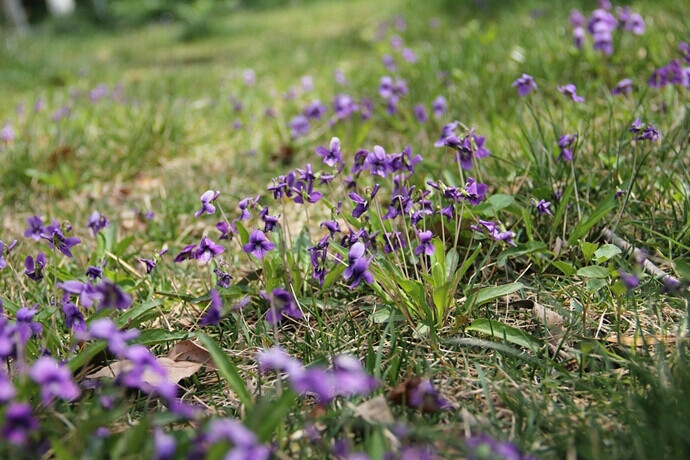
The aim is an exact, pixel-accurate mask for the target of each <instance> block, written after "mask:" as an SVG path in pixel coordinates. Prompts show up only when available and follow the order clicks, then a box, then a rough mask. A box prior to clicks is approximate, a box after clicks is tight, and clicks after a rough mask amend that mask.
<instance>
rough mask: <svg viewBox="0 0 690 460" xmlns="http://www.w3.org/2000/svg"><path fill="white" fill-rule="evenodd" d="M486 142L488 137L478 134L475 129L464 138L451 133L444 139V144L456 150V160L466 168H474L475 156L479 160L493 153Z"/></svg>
mask: <svg viewBox="0 0 690 460" xmlns="http://www.w3.org/2000/svg"><path fill="white" fill-rule="evenodd" d="M485 144H486V137H485V136H480V135H478V134H476V133H475V132H474V129H471V130H470V131H469V133H467V135H465V136H464V137H462V138H459V137H457V136H456V135H455V134H449V135H448V136H447V137H446V138H445V139H444V140H443V145H445V146H447V147H450V148H452V149H454V150H455V161H456V162H457V163H460V166H461V167H462V169H465V170H470V169H472V167H473V163H474V159H475V158H476V159H478V160H479V159H481V158H485V157H488V156H489V155H491V151H489V149H487V148H486V147H485Z"/></svg>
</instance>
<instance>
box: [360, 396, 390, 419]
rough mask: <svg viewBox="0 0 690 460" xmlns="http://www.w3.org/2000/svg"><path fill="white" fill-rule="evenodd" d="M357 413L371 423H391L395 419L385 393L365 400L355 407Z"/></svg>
mask: <svg viewBox="0 0 690 460" xmlns="http://www.w3.org/2000/svg"><path fill="white" fill-rule="evenodd" d="M355 415H357V416H358V417H361V418H362V419H363V420H365V421H367V422H369V423H382V424H384V425H391V424H393V422H394V421H395V419H394V418H393V413H392V412H391V410H390V408H389V407H388V402H387V401H386V398H385V397H384V396H383V395H379V396H377V397H375V398H372V399H370V400H369V401H364V402H363V403H361V404H359V405H358V406H357V407H356V408H355Z"/></svg>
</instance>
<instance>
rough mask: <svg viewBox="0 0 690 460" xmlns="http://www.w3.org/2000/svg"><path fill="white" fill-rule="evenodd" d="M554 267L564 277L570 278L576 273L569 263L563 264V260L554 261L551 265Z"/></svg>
mask: <svg viewBox="0 0 690 460" xmlns="http://www.w3.org/2000/svg"><path fill="white" fill-rule="evenodd" d="M551 264H552V265H553V266H554V267H556V268H557V269H559V270H560V271H561V272H563V274H564V275H566V276H572V275H574V274H575V273H577V270H575V267H573V265H572V264H571V263H569V262H565V261H563V260H556V261H554V262H552V263H551Z"/></svg>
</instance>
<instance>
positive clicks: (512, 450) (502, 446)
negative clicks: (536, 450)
mask: <svg viewBox="0 0 690 460" xmlns="http://www.w3.org/2000/svg"><path fill="white" fill-rule="evenodd" d="M467 447H469V448H470V449H472V450H473V451H474V453H475V454H476V455H473V456H471V457H470V458H475V456H476V457H479V458H503V459H510V460H536V458H535V457H533V456H532V455H525V454H523V453H522V452H520V449H519V448H518V447H517V446H516V445H515V444H513V443H510V442H508V441H499V440H497V439H494V438H492V437H491V436H489V435H486V434H480V435H478V436H473V437H471V438H469V439H468V440H467Z"/></svg>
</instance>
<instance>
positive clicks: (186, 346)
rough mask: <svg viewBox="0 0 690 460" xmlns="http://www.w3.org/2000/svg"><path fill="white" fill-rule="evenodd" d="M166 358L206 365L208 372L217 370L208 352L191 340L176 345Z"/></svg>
mask: <svg viewBox="0 0 690 460" xmlns="http://www.w3.org/2000/svg"><path fill="white" fill-rule="evenodd" d="M165 357H166V358H170V359H172V360H173V361H191V362H193V363H200V364H204V365H206V368H207V369H208V370H216V369H217V368H216V365H215V364H214V363H213V360H212V359H211V354H210V353H209V352H208V350H207V349H206V348H204V347H202V346H201V345H199V344H198V343H195V342H192V341H191V340H183V341H182V342H178V343H176V344H175V346H173V347H172V348H171V349H170V351H169V352H168V354H167V355H165Z"/></svg>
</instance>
